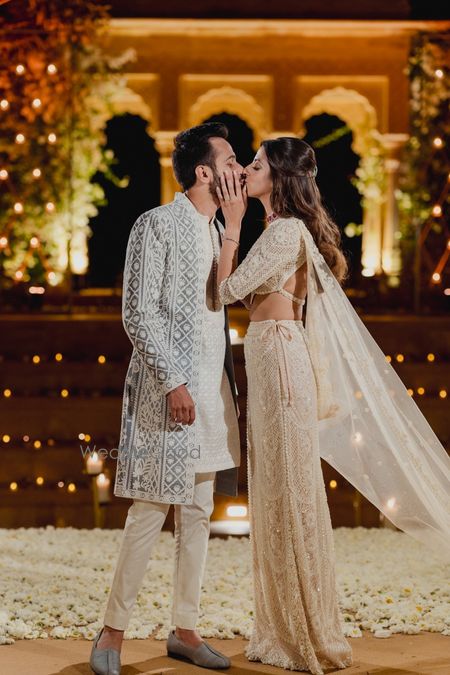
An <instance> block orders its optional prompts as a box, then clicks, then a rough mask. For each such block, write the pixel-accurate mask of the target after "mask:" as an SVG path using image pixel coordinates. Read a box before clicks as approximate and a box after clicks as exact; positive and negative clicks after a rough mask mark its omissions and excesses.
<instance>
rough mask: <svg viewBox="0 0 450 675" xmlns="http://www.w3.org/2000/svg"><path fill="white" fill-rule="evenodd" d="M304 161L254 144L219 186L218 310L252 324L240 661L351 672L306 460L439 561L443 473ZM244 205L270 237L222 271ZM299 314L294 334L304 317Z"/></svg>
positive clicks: (295, 151) (317, 491)
mask: <svg viewBox="0 0 450 675" xmlns="http://www.w3.org/2000/svg"><path fill="white" fill-rule="evenodd" d="M316 173H317V167H316V162H315V156H314V151H313V149H312V148H311V147H310V146H309V145H308V144H307V143H305V142H304V141H302V140H300V139H298V138H296V137H284V138H278V139H275V140H269V141H264V142H263V143H262V145H261V147H260V149H259V150H258V152H257V154H256V157H255V159H254V161H253V162H252V164H251V165H249V166H248V167H247V168H246V169H245V170H244V172H243V175H242V177H239V176H238V175H237V174H236V173H234V174H233V175H224V176H223V177H222V178H221V187H220V188H217V192H218V198H219V200H220V205H221V208H222V210H223V213H224V216H225V222H226V228H225V232H224V234H223V240H222V249H221V256H220V261H219V267H218V283H219V294H220V299H221V302H222V303H223V304H230V303H234V302H236V301H237V300H241V301H242V302H243V303H244V304H245V306H246V307H247V308H248V309H249V310H250V316H249V318H250V324H249V328H248V331H247V335H246V337H245V343H244V352H245V366H246V373H247V381H248V415H247V445H248V470H249V502H250V519H251V540H252V551H253V574H254V595H255V613H254V617H255V620H254V629H253V634H252V637H251V640H250V643H249V646H248V648H247V652H246V653H247V656H248V658H249V659H250V660H254V661H261V662H263V663H267V664H271V665H275V666H281V667H283V668H286V669H291V670H306V671H309V672H311V673H313V674H316V675H319V674H321V673H322V672H323V669H326V668H346V667H348V666H350V665H351V663H352V657H351V649H350V646H349V644H348V643H347V641H346V640H345V638H344V635H343V632H342V627H341V623H340V617H339V607H338V598H337V592H336V585H335V571H334V566H335V561H334V550H333V533H332V528H331V521H330V515H329V510H328V504H327V498H326V492H325V486H324V481H323V476H322V471H321V464H320V457H322V458H323V459H325V460H326V461H327V462H329V463H330V464H331V465H332V466H334V467H335V468H336V469H337V470H338V471H339V472H340V473H341V474H342V475H343V476H344V477H345V478H346V479H347V480H349V481H350V482H351V483H352V484H353V485H354V486H355V487H356V488H357V489H358V490H360V492H362V493H363V494H364V495H365V496H366V497H367V498H368V499H369V500H370V501H371V502H372V503H374V504H375V505H376V506H377V507H378V508H379V509H380V510H381V511H382V512H383V513H385V514H386V516H387V517H388V518H389V519H390V520H391V521H392V522H393V523H394V524H395V525H397V526H398V527H399V528H401V529H403V530H405V531H406V532H408V533H409V534H411V535H412V536H415V537H416V538H418V539H420V540H422V541H424V542H425V543H426V544H427V545H428V546H430V547H434V548H436V550H437V551H439V552H440V553H441V554H444V555H446V556H447V557H450V538H449V533H450V515H449V514H450V508H449V491H448V486H449V479H450V467H449V465H450V462H449V460H448V457H447V454H446V452H445V450H444V449H443V448H442V446H441V444H440V443H439V441H438V439H437V438H436V436H435V435H434V433H433V431H432V430H431V428H430V427H429V425H428V423H427V422H426V420H425V418H424V417H423V415H422V414H421V413H420V411H419V409H418V408H417V406H416V405H415V403H414V401H413V400H412V399H411V397H410V396H409V395H408V393H407V391H406V389H405V387H404V386H403V384H402V383H401V381H400V379H399V378H398V376H397V375H396V373H395V371H394V370H393V369H392V368H391V366H390V365H389V364H388V363H386V360H385V358H384V355H383V353H382V352H381V350H380V349H379V348H378V346H377V345H376V343H375V342H374V341H373V339H372V338H371V336H370V334H369V333H368V331H367V330H366V328H365V327H364V325H363V324H362V322H361V321H360V319H359V318H358V316H357V314H356V313H355V312H354V310H353V308H352V307H351V304H350V302H349V301H348V299H347V297H346V295H345V294H344V292H343V291H342V289H341V287H340V282H342V281H343V280H344V279H345V275H346V267H347V266H346V261H345V258H344V255H343V253H342V251H341V249H340V246H339V239H340V237H339V230H338V228H337V226H336V225H335V223H334V222H333V221H332V220H331V219H330V217H329V216H328V214H327V213H326V211H325V209H324V208H323V206H322V202H321V197H320V193H319V190H318V188H317V185H316V182H315V175H316ZM247 195H248V196H250V197H256V198H258V199H259V200H260V201H261V202H262V204H263V206H264V207H265V210H266V215H267V222H268V227H267V228H266V229H265V231H264V232H263V234H262V235H261V236H260V237H259V239H258V240H257V241H256V243H255V244H254V246H253V247H252V249H251V250H250V252H249V253H248V255H247V257H246V258H245V259H244V260H243V262H242V263H241V264H240V265H239V266H238V267H236V259H237V250H238V247H239V238H240V224H241V220H242V217H243V214H244V212H245V208H246V198H247ZM305 300H307V308H306V327H304V325H303V321H302V314H303V306H304V304H305Z"/></svg>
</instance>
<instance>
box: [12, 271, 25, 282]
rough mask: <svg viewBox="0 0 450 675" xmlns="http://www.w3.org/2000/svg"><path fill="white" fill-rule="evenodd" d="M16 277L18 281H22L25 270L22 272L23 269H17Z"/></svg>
mask: <svg viewBox="0 0 450 675" xmlns="http://www.w3.org/2000/svg"><path fill="white" fill-rule="evenodd" d="M14 278H15V279H17V280H18V281H20V280H21V279H23V272H22V270H17V272H16V273H15V275H14Z"/></svg>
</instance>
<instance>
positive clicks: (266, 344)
mask: <svg viewBox="0 0 450 675" xmlns="http://www.w3.org/2000/svg"><path fill="white" fill-rule="evenodd" d="M244 349H245V364H246V371H247V380H248V422H247V424H248V462H249V500H250V519H251V541H252V551H253V561H254V562H253V565H254V598H255V600H254V602H255V614H254V629H253V634H252V637H251V640H250V643H249V646H248V647H247V650H246V654H247V657H248V658H249V659H250V660H252V661H261V662H262V663H266V664H271V665H274V666H280V667H282V668H285V669H289V670H299V671H302V670H303V671H308V672H311V673H314V674H315V675H321V674H322V672H323V670H324V669H326V668H346V667H348V666H350V665H351V662H352V658H351V649H350V646H349V644H348V642H347V641H346V639H345V637H344V635H343V632H342V628H341V624H340V617H339V607H338V598H337V592H336V586H335V571H334V567H335V562H334V547H333V533H332V528H331V520H330V514H329V510H328V503H327V497H326V492H325V485H324V481H323V475H322V469H321V464H320V456H319V445H318V427H317V403H316V383H315V379H314V373H313V370H312V366H311V361H310V357H309V352H308V343H307V336H306V333H305V330H304V327H303V324H302V322H301V321H273V320H271V321H258V322H251V323H250V325H249V329H248V332H247V335H246V337H245V344H244Z"/></svg>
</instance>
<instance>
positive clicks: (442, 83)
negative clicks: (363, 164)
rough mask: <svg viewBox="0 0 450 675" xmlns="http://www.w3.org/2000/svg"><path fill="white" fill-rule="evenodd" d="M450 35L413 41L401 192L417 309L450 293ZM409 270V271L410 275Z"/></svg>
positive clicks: (408, 278) (404, 235)
mask: <svg viewBox="0 0 450 675" xmlns="http://www.w3.org/2000/svg"><path fill="white" fill-rule="evenodd" d="M449 63H450V32H446V33H427V32H420V33H418V34H417V35H416V36H415V37H414V38H413V40H412V44H411V53H410V57H409V62H408V69H407V73H408V76H409V79H410V127H411V128H410V133H411V135H410V140H409V142H408V144H407V146H406V148H405V155H404V162H403V167H404V168H403V174H402V176H401V183H400V189H399V190H398V194H397V196H398V204H399V209H400V217H401V225H402V242H403V254H404V257H405V259H406V260H407V261H408V264H406V265H405V268H404V269H405V281H406V282H407V283H411V281H412V279H411V271H412V270H414V278H415V284H414V286H415V307H416V309H419V306H420V298H421V296H422V295H423V293H424V291H428V293H429V292H430V291H434V292H435V293H437V295H438V296H440V297H442V294H445V295H449V294H450V289H449V286H450V265H449V258H450V229H449V222H450V195H449V188H450V147H449V143H450V113H449V106H450V83H449V70H450V69H449V65H448V64H449ZM408 272H409V273H408Z"/></svg>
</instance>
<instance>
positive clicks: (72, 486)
mask: <svg viewBox="0 0 450 675" xmlns="http://www.w3.org/2000/svg"><path fill="white" fill-rule="evenodd" d="M76 490H77V486H76V485H75V483H69V485H68V486H67V491H68V492H76Z"/></svg>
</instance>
